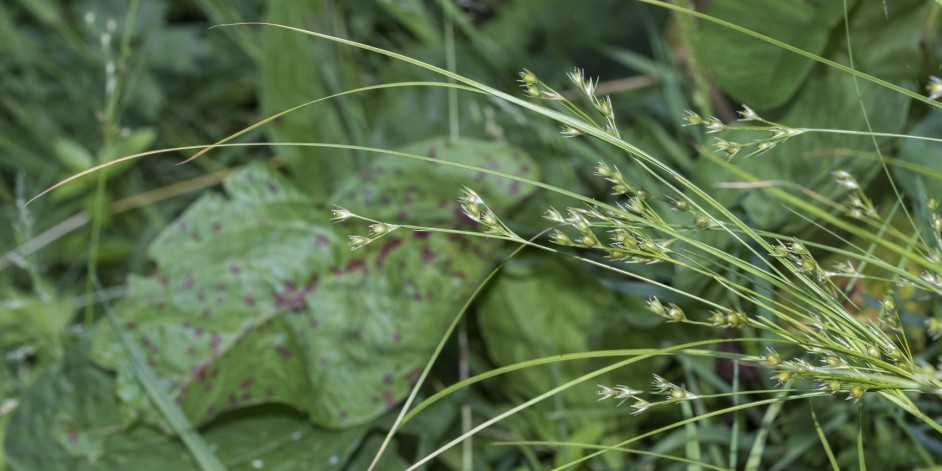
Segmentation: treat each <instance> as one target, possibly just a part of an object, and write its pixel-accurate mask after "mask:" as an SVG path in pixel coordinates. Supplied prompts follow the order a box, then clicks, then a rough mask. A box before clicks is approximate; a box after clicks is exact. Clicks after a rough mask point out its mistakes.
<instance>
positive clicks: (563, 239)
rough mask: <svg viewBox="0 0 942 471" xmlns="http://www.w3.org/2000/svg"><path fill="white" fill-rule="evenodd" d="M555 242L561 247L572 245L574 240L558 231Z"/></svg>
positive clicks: (554, 238)
mask: <svg viewBox="0 0 942 471" xmlns="http://www.w3.org/2000/svg"><path fill="white" fill-rule="evenodd" d="M553 242H555V243H556V244H559V245H572V239H570V238H569V236H568V235H566V233H565V232H561V231H556V232H555V233H553Z"/></svg>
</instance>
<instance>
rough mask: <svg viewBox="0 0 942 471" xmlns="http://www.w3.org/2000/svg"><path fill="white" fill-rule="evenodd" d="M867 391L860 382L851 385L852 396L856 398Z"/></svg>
mask: <svg viewBox="0 0 942 471" xmlns="http://www.w3.org/2000/svg"><path fill="white" fill-rule="evenodd" d="M866 392H867V388H865V387H863V386H861V385H859V384H855V385H853V386H851V387H850V396H851V397H852V398H854V399H860V398H861V397H863V395H864V394H866Z"/></svg>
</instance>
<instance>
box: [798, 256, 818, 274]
mask: <svg viewBox="0 0 942 471" xmlns="http://www.w3.org/2000/svg"><path fill="white" fill-rule="evenodd" d="M801 269H802V270H804V271H812V270H814V269H815V263H814V260H812V259H810V258H804V259H802V260H801Z"/></svg>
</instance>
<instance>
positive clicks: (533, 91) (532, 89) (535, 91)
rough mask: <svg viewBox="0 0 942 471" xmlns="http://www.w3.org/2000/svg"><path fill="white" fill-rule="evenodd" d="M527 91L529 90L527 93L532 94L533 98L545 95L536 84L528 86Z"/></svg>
mask: <svg viewBox="0 0 942 471" xmlns="http://www.w3.org/2000/svg"><path fill="white" fill-rule="evenodd" d="M526 91H527V95H530V97H531V98H539V97H541V96H542V95H543V94H542V93H540V89H539V88H536V86H534V85H530V86H529V87H527V88H526Z"/></svg>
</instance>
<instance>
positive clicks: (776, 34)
mask: <svg viewBox="0 0 942 471" xmlns="http://www.w3.org/2000/svg"><path fill="white" fill-rule="evenodd" d="M854 3H856V2H855V1H854V0H849V1H848V2H847V4H848V8H852V7H853V4H854ZM843 11H844V5H843V3H842V2H836V1H813V0H790V1H779V0H754V1H748V2H742V1H738V0H717V1H712V2H710V3H709V8H707V10H706V13H707V14H709V15H711V16H715V17H717V18H720V19H723V20H727V21H733V22H735V23H736V24H738V25H740V26H743V27H746V28H749V29H751V30H753V31H758V32H761V33H762V34H765V35H767V36H770V37H772V38H775V39H778V40H780V41H783V42H786V43H788V44H791V45H793V46H796V47H799V48H801V49H804V50H806V51H808V52H812V53H815V54H820V53H821V52H822V51H823V50H824V47H825V46H826V45H827V41H828V38H829V37H830V35H831V31H832V29H833V28H834V26H835V25H837V24H838V22H839V21H840V20H841V19H842V18H843ZM693 44H695V45H696V51H695V52H696V54H697V55H698V60H699V63H700V64H703V65H704V66H706V67H707V68H708V69H709V70H710V73H711V74H712V76H713V78H714V79H715V80H716V83H717V84H718V85H719V86H720V88H722V89H723V91H725V92H726V93H728V94H730V95H731V96H732V97H733V98H734V99H735V100H737V101H740V102H743V103H747V104H749V106H753V107H756V108H771V107H775V106H778V105H781V104H783V103H785V102H786V101H787V100H788V99H789V98H790V97H791V96H792V95H794V94H795V93H796V92H797V91H798V89H799V87H800V86H801V84H802V82H804V80H805V77H806V76H807V75H808V72H809V71H810V70H811V68H812V66H813V65H814V62H812V61H810V60H808V59H805V58H803V57H800V56H798V55H796V54H793V53H791V52H789V51H785V50H783V49H780V48H778V47H776V46H774V45H771V44H768V43H765V42H762V41H759V40H757V39H753V38H750V37H748V36H746V35H744V34H742V33H739V32H736V31H732V30H730V29H727V28H724V27H722V26H719V25H716V24H713V23H708V22H701V23H700V24H699V25H698V27H697V30H696V32H695V38H694V41H693Z"/></svg>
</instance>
